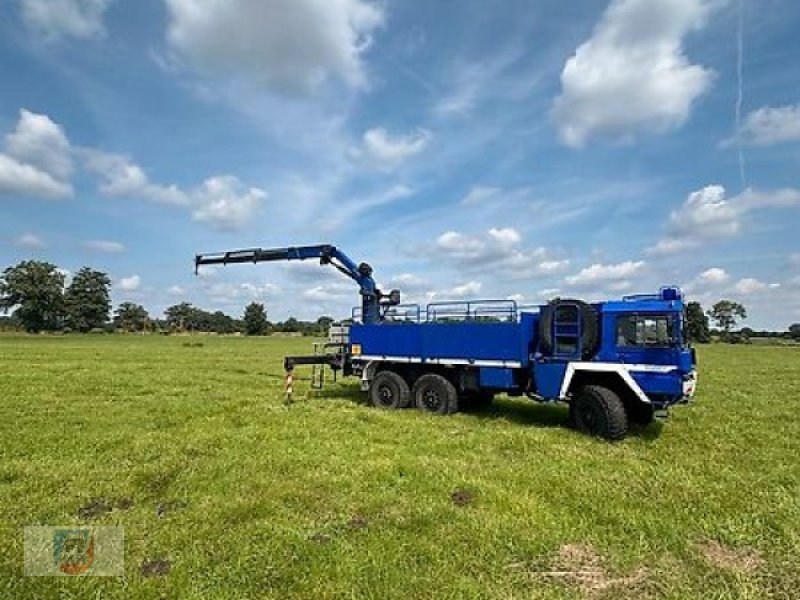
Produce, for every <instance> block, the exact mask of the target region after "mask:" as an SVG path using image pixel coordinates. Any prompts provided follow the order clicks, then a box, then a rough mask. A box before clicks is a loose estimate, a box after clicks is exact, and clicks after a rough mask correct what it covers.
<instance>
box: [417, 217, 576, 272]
mask: <svg viewBox="0 0 800 600" xmlns="http://www.w3.org/2000/svg"><path fill="white" fill-rule="evenodd" d="M521 245H522V235H521V234H520V233H519V231H517V230H516V229H514V228H513V227H493V228H491V229H489V230H488V231H486V232H485V233H481V234H477V235H468V234H464V233H460V232H457V231H446V232H445V233H443V234H441V235H440V236H439V237H438V238H437V239H436V243H435V245H434V247H433V249H432V250H433V252H434V253H435V254H437V255H439V256H442V257H444V258H446V259H449V260H451V261H453V262H455V263H456V264H457V265H458V266H460V267H462V268H467V269H473V270H481V269H487V268H490V269H495V268H500V267H503V268H505V272H506V273H507V276H508V277H510V278H512V279H526V278H530V277H536V276H540V275H548V274H552V273H556V272H560V271H563V270H564V269H565V268H566V267H567V266H568V265H569V261H568V260H556V259H554V258H553V257H552V256H550V254H549V253H548V251H547V250H546V249H545V248H542V247H538V248H533V249H525V248H522V247H521Z"/></svg>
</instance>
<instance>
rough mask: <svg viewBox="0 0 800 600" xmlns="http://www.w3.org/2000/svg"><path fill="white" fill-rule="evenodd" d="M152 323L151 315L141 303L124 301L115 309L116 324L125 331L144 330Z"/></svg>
mask: <svg viewBox="0 0 800 600" xmlns="http://www.w3.org/2000/svg"><path fill="white" fill-rule="evenodd" d="M149 323H150V315H149V314H148V313H147V310H145V308H144V306H142V305H141V304H135V303H133V302H123V303H122V304H120V305H119V306H118V307H117V310H115V311H114V326H115V327H117V328H118V329H122V330H124V331H144V330H145V329H147V326H148V325H149Z"/></svg>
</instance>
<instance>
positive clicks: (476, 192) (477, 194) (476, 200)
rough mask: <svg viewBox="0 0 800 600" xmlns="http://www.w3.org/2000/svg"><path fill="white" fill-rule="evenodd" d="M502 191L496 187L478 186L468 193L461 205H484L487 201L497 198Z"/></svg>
mask: <svg viewBox="0 0 800 600" xmlns="http://www.w3.org/2000/svg"><path fill="white" fill-rule="evenodd" d="M502 191H503V190H501V189H500V188H496V187H484V186H481V185H476V186H474V187H472V188H471V189H470V190H469V192H467V195H466V196H464V198H463V199H462V200H461V204H463V205H464V206H472V205H477V204H483V203H484V202H486V201H487V200H491V199H493V198H496V197H497V196H498V195H499V194H500V193H501V192H502Z"/></svg>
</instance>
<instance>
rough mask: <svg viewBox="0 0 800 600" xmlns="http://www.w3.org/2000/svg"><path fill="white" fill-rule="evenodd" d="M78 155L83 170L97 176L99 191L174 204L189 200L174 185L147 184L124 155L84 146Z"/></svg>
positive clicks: (144, 174) (106, 193) (138, 169)
mask: <svg viewBox="0 0 800 600" xmlns="http://www.w3.org/2000/svg"><path fill="white" fill-rule="evenodd" d="M82 154H83V156H84V159H85V167H86V170H87V171H89V172H91V173H94V174H95V175H97V176H99V177H100V179H101V183H100V186H99V189H100V192H101V193H102V194H105V195H107V196H116V197H126V198H141V199H144V200H150V201H152V202H159V203H163V204H172V205H175V206H182V205H186V204H188V203H189V198H188V197H187V195H186V193H185V192H183V191H181V190H180V189H179V188H178V186H176V185H166V186H165V185H157V184H154V183H151V182H150V179H149V178H148V177H147V174H146V173H145V172H144V170H143V169H142V168H141V167H140V166H139V165H137V164H135V163H133V162H132V161H131V160H130V159H128V158H127V157H125V156H122V155H120V154H111V153H108V152H102V151H100V150H89V149H84V150H83V151H82Z"/></svg>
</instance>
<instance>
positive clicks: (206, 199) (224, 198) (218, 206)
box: [192, 176, 267, 229]
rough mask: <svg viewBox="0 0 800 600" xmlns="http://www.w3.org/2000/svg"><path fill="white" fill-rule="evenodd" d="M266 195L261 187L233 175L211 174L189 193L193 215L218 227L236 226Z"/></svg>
mask: <svg viewBox="0 0 800 600" xmlns="http://www.w3.org/2000/svg"><path fill="white" fill-rule="evenodd" d="M266 197H267V193H266V192H265V191H264V190H262V189H260V188H257V187H249V188H248V187H246V186H244V185H243V184H242V182H240V181H239V180H238V179H237V178H236V177H232V176H222V177H212V178H210V179H207V180H206V181H204V182H203V184H202V185H201V186H200V187H199V188H197V189H196V190H195V191H194V193H193V194H192V200H193V203H194V204H195V205H196V208H195V209H194V211H193V212H192V216H193V217H194V218H195V220H197V221H206V222H209V223H212V224H213V225H215V226H217V227H219V228H220V229H237V228H239V227H241V226H242V225H244V224H245V223H247V221H248V220H249V219H250V218H251V217H252V216H253V215H254V214H255V212H256V211H257V210H258V209H259V207H260V206H261V203H262V201H263V200H264V199H265V198H266Z"/></svg>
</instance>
